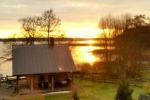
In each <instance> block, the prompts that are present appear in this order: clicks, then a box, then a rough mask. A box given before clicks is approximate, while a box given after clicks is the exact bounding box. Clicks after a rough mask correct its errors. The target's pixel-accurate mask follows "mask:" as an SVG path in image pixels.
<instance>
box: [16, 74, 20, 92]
mask: <svg viewBox="0 0 150 100" xmlns="http://www.w3.org/2000/svg"><path fill="white" fill-rule="evenodd" d="M16 85H17V86H16V91H15V92H16V93H18V92H19V76H17V83H16Z"/></svg>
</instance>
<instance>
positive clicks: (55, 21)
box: [41, 9, 61, 43]
mask: <svg viewBox="0 0 150 100" xmlns="http://www.w3.org/2000/svg"><path fill="white" fill-rule="evenodd" d="M60 22H61V20H60V19H59V18H58V17H57V16H56V15H55V14H54V12H53V10H52V9H50V10H47V11H44V13H43V14H42V16H41V27H42V29H43V31H44V32H46V33H47V37H48V43H49V37H50V33H51V32H54V31H55V30H56V29H57V27H58V26H59V25H60Z"/></svg>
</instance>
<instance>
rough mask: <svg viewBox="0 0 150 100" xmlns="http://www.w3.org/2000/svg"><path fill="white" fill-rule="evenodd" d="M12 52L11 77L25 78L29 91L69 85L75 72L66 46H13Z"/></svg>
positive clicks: (52, 89)
mask: <svg viewBox="0 0 150 100" xmlns="http://www.w3.org/2000/svg"><path fill="white" fill-rule="evenodd" d="M12 48H13V50H12V57H13V62H12V65H13V75H14V76H17V77H18V78H17V81H16V82H17V84H19V82H20V81H19V77H22V76H24V77H26V80H25V85H26V87H27V88H29V89H31V90H43V89H49V90H50V91H56V89H57V88H61V87H62V86H66V85H69V83H70V82H71V80H72V73H74V72H75V71H76V68H75V65H74V62H73V58H72V56H71V52H70V50H69V47H68V46H67V45H53V46H49V45H31V46H30V45H14V46H13V47H12Z"/></svg>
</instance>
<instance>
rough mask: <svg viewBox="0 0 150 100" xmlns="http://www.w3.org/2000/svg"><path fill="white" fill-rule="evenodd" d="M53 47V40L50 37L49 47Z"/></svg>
mask: <svg viewBox="0 0 150 100" xmlns="http://www.w3.org/2000/svg"><path fill="white" fill-rule="evenodd" d="M53 46H54V38H53V37H50V38H49V47H53Z"/></svg>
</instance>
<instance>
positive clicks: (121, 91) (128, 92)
mask: <svg viewBox="0 0 150 100" xmlns="http://www.w3.org/2000/svg"><path fill="white" fill-rule="evenodd" d="M132 92H133V90H132V89H130V87H129V83H128V82H127V80H121V81H120V83H119V87H118V90H117V94H116V98H115V100H133V99H132Z"/></svg>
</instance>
